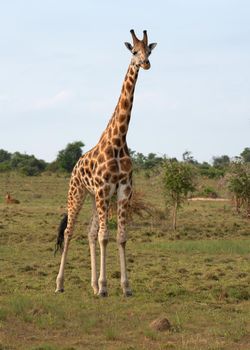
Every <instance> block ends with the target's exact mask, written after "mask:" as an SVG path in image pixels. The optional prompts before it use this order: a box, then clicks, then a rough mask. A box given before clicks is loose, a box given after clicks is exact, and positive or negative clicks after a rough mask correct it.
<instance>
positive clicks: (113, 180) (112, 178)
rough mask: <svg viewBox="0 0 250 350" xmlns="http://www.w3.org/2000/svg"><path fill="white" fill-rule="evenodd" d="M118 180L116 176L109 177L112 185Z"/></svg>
mask: <svg viewBox="0 0 250 350" xmlns="http://www.w3.org/2000/svg"><path fill="white" fill-rule="evenodd" d="M118 178H119V177H118V175H112V177H111V182H112V183H113V184H115V183H117V181H118Z"/></svg>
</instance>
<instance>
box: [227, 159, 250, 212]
mask: <svg viewBox="0 0 250 350" xmlns="http://www.w3.org/2000/svg"><path fill="white" fill-rule="evenodd" d="M227 183H228V188H229V190H230V191H231V193H232V194H233V199H234V204H235V208H236V211H237V212H238V213H240V209H241V208H244V209H245V211H246V214H247V216H248V217H249V218H250V165H249V164H248V163H243V162H240V161H238V162H234V163H232V164H231V166H230V169H229V173H228V175H227Z"/></svg>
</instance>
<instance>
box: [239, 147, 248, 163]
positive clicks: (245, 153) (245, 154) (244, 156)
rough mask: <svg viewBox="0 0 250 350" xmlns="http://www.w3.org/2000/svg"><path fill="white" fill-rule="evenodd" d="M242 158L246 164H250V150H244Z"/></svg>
mask: <svg viewBox="0 0 250 350" xmlns="http://www.w3.org/2000/svg"><path fill="white" fill-rule="evenodd" d="M240 155H241V157H242V158H243V160H244V162H246V163H249V162H250V148H249V147H246V148H244V150H243V151H242V152H241V154H240Z"/></svg>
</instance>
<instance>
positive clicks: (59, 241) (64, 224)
mask: <svg viewBox="0 0 250 350" xmlns="http://www.w3.org/2000/svg"><path fill="white" fill-rule="evenodd" d="M67 223H68V214H64V216H63V218H62V220H61V222H60V225H59V227H58V234H57V240H56V244H55V250H54V255H56V253H57V252H58V250H59V249H60V250H61V251H62V249H63V241H64V231H65V229H66V227H67Z"/></svg>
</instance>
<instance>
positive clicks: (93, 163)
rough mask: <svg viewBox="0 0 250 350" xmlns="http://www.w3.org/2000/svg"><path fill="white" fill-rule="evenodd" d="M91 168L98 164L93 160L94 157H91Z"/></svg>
mask: <svg viewBox="0 0 250 350" xmlns="http://www.w3.org/2000/svg"><path fill="white" fill-rule="evenodd" d="M89 166H90V170H92V171H93V170H94V168H95V166H96V163H95V161H94V160H93V159H91V161H90V165H89Z"/></svg>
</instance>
